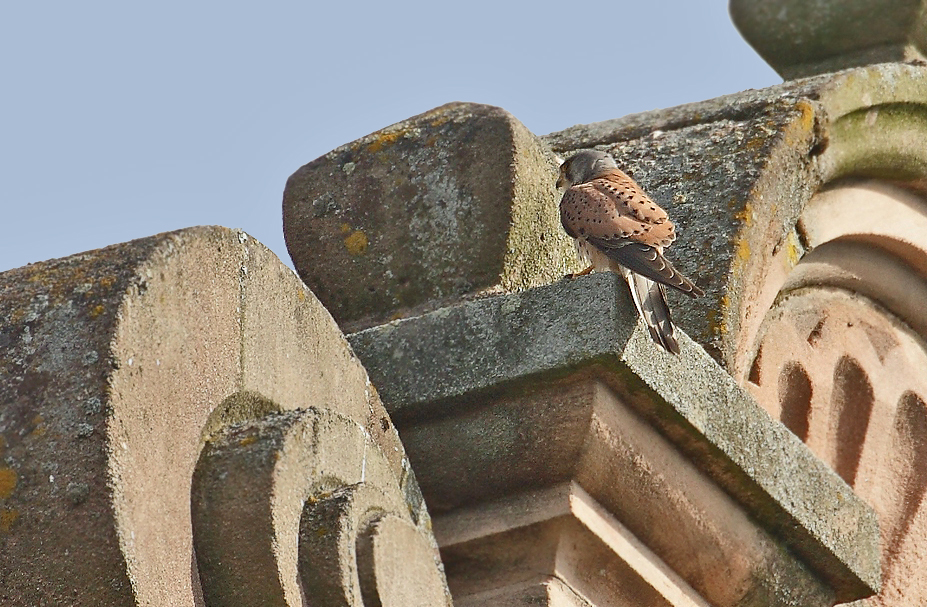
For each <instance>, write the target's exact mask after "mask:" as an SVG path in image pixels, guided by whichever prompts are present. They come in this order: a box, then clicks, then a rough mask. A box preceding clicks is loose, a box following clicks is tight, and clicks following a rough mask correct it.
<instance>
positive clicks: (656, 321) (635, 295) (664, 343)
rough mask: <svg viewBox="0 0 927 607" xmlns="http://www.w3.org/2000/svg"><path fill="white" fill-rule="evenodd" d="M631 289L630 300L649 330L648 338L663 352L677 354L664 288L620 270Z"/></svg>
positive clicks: (677, 348) (647, 279) (677, 344)
mask: <svg viewBox="0 0 927 607" xmlns="http://www.w3.org/2000/svg"><path fill="white" fill-rule="evenodd" d="M622 273H623V274H624V277H625V279H627V281H628V286H630V287H631V298H632V299H633V300H634V305H635V306H637V311H638V313H640V315H641V318H643V319H644V323H645V324H646V325H647V328H648V329H649V330H650V337H651V338H653V341H654V343H656V344H657V345H658V346H660V348H662V349H663V350H665V351H667V352H670V353H672V354H679V342H677V341H676V337H675V335H674V332H675V331H674V327H673V319H672V317H671V316H670V309H669V306H668V305H667V303H666V287H664V286H663V285H662V284H660V283H657V282H654V281H652V280H650V279H649V278H646V277H644V276H641V275H640V274H637V273H635V272H631V271H628V270H625V269H624V268H622Z"/></svg>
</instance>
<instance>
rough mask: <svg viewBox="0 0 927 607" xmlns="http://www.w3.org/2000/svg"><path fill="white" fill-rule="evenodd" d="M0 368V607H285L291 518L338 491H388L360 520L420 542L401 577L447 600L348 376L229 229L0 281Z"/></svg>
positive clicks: (420, 523) (19, 272) (264, 257)
mask: <svg viewBox="0 0 927 607" xmlns="http://www.w3.org/2000/svg"><path fill="white" fill-rule="evenodd" d="M0 361H2V364H0V406H2V408H0V458H2V459H0V462H2V463H0V603H2V604H3V605H12V606H16V605H23V606H26V605H29V606H32V605H65V604H66V605H183V606H189V605H194V604H203V600H204V597H205V599H206V600H207V602H208V604H223V603H224V604H228V602H229V601H231V602H232V603H233V604H242V603H237V602H235V601H236V600H237V599H238V598H239V597H242V596H245V595H246V594H247V593H248V592H251V593H252V594H251V595H250V596H252V597H253V596H254V593H256V592H260V593H261V596H262V597H263V598H262V599H261V600H262V601H264V600H266V601H267V602H265V603H264V604H280V605H296V604H301V599H300V598H299V597H300V593H301V589H300V582H299V579H300V577H301V576H302V577H303V578H306V577H311V576H312V575H316V573H315V572H314V570H313V568H312V567H311V566H307V567H304V568H302V569H300V567H299V564H298V563H299V558H298V547H299V543H300V542H299V540H298V538H299V533H300V519H301V516H302V514H301V513H302V512H303V509H304V504H305V503H310V504H311V503H314V501H313V500H315V499H316V498H321V497H323V496H322V494H325V493H328V492H331V491H333V490H336V489H340V488H342V487H345V486H348V487H353V486H361V487H369V489H370V490H371V491H378V492H379V493H380V494H383V495H384V496H386V497H384V498H383V500H382V503H378V504H374V505H375V506H377V507H385V506H386V505H388V506H389V510H388V511H389V513H390V514H391V516H394V517H397V518H398V520H399V521H400V522H399V523H398V524H400V525H401V526H402V527H403V529H404V530H405V531H401V532H398V533H400V534H405V535H408V534H409V533H410V532H414V533H416V534H418V535H419V536H420V541H417V543H415V542H413V543H414V544H415V546H417V548H416V550H417V553H416V554H417V557H418V558H417V560H416V567H417V568H416V571H417V572H418V571H420V570H421V568H422V567H423V565H422V563H428V562H429V561H428V559H430V564H431V569H430V572H431V573H430V577H428V580H429V581H428V583H427V584H430V585H428V588H429V589H430V592H431V594H430V595H428V596H432V597H433V596H435V592H437V593H438V594H439V595H440V596H442V597H443V599H442V600H443V601H445V602H446V603H448V604H449V601H450V599H449V595H448V594H447V591H446V588H445V587H444V585H443V584H444V583H443V577H442V576H443V574H441V569H440V564H439V561H438V560H437V548H436V545H435V543H434V540H433V538H432V536H431V533H430V530H429V527H430V519H429V517H428V513H427V512H426V511H425V509H424V506H423V503H422V500H421V494H420V492H419V491H418V487H417V485H416V482H415V480H414V476H413V475H412V474H411V470H410V468H409V463H408V460H407V458H406V457H405V452H404V450H403V448H402V445H401V443H400V442H399V438H398V436H397V435H396V431H395V428H393V426H392V424H391V422H390V420H389V416H388V414H387V413H386V411H385V409H384V408H383V406H382V404H381V403H380V400H379V398H378V396H377V394H376V391H375V390H374V389H373V388H372V386H371V385H370V383H369V380H368V378H367V375H366V373H365V371H364V369H363V367H362V366H361V364H360V362H359V361H358V360H357V358H356V357H355V356H354V355H353V354H352V352H351V350H350V348H349V346H348V344H347V342H346V340H345V338H344V336H343V335H342V333H341V331H340V330H339V329H338V327H337V325H336V324H335V322H334V320H333V319H332V318H331V316H330V315H329V314H328V312H327V311H326V310H325V309H324V308H323V307H322V305H321V304H320V303H319V302H318V300H316V299H315V298H314V297H313V295H312V293H311V292H309V291H308V290H307V289H306V288H305V286H304V285H303V284H302V283H301V282H300V281H299V279H298V278H297V277H296V276H295V275H294V274H293V273H292V272H291V271H290V270H288V269H287V268H286V267H285V266H283V264H281V263H280V262H279V260H277V259H276V258H275V257H274V256H273V255H272V254H271V253H270V252H269V251H268V250H267V249H266V248H264V247H263V246H262V245H260V244H259V243H257V242H256V241H254V240H253V239H250V238H249V237H248V236H247V235H246V234H244V233H242V232H239V231H232V230H227V229H224V228H192V229H189V230H182V231H179V232H174V233H168V234H161V235H158V236H153V237H151V238H146V239H142V240H138V241H133V242H130V243H124V244H120V245H114V246H112V247H107V248H105V249H101V250H98V251H90V252H87V253H83V254H80V255H75V256H72V257H68V258H64V259H58V260H51V261H48V262H43V263H38V264H33V265H30V266H26V267H23V268H18V269H15V270H10V271H8V272H4V273H3V274H0ZM194 478H196V479H197V483H194V482H193V479H194ZM245 504H248V505H250V506H253V507H252V508H244V505H245ZM384 511H385V510H384ZM390 533H392V532H390ZM350 543H351V545H352V546H353V545H354V538H353V537H352V538H351V539H350ZM406 543H407V544H408V542H406ZM229 554H234V555H235V558H230V557H229ZM216 555H221V558H218V559H217V558H216ZM236 558H237V560H235V559H236ZM382 561H383V558H380V557H377V558H375V559H374V560H373V561H372V562H373V565H374V566H376V567H384V566H386V565H384V564H383V562H382ZM233 562H235V564H236V565H235V567H234V568H233V569H230V567H231V566H232V565H231V563H233ZM249 572H256V573H254V575H255V576H257V577H252V576H251V575H249ZM357 575H359V574H357ZM377 579H379V578H377ZM435 584H438V586H437V590H436V589H435V588H436V587H435ZM355 585H356V584H355ZM242 593H244V594H242ZM390 596H392V595H390ZM229 597H232V598H231V599H229ZM358 600H360V599H358ZM246 602H247V601H246ZM440 602H441V601H438V602H437V603H434V602H433V603H430V604H440ZM387 603H388V601H384V602H383V604H387ZM356 604H360V603H356ZM392 604H395V601H393V603H392Z"/></svg>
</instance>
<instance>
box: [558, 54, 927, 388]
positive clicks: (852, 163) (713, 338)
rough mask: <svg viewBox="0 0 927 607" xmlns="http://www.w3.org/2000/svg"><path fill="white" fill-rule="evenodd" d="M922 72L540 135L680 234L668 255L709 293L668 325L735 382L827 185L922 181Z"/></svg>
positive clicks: (893, 71) (897, 69)
mask: <svg viewBox="0 0 927 607" xmlns="http://www.w3.org/2000/svg"><path fill="white" fill-rule="evenodd" d="M924 100H927V69H925V68H922V67H919V66H913V65H901V64H894V65H878V66H872V67H868V68H863V69H855V70H849V71H846V72H840V73H837V74H828V75H826V76H818V77H814V78H809V79H806V80H798V81H794V82H789V83H785V84H783V85H779V86H774V87H770V88H768V89H763V90H759V91H745V92H743V93H738V94H736V95H728V96H725V97H719V98H717V99H713V100H709V101H704V102H699V103H694V104H689V105H685V106H680V107H677V108H671V109H668V110H658V111H654V112H647V113H644V114H637V115H632V116H627V117H625V118H620V119H617V120H610V121H606V122H602V123H597V124H591V125H582V126H576V127H573V128H570V129H567V130H565V131H561V132H559V133H553V134H551V135H548V136H546V137H545V140H546V141H547V142H548V143H549V144H550V146H551V147H552V148H553V149H554V150H555V151H557V152H558V153H560V154H561V155H566V154H569V153H572V151H574V150H577V149H581V148H587V147H597V148H599V149H605V150H607V151H609V152H610V153H611V154H612V155H613V156H614V157H615V158H616V160H617V161H618V164H619V166H621V168H622V169H624V170H626V171H627V172H628V173H630V174H631V175H632V177H634V179H635V180H637V181H638V182H639V183H640V184H641V185H642V186H643V187H644V189H645V190H647V191H648V192H649V193H650V194H651V195H652V196H653V197H654V198H655V199H656V200H657V201H658V202H659V203H660V204H661V205H663V206H664V207H665V208H666V209H667V210H668V211H669V213H670V216H671V217H673V218H674V220H676V221H677V223H678V225H679V239H678V240H677V242H676V243H675V244H674V245H673V247H672V248H671V249H669V253H668V256H669V257H670V258H672V259H673V260H674V262H675V263H676V265H677V266H679V268H680V270H681V271H682V272H683V273H685V274H687V275H689V276H693V277H695V280H696V282H697V283H698V284H699V286H700V287H702V288H703V289H704V290H705V291H706V292H707V296H706V297H703V298H700V299H698V300H688V299H685V300H683V299H684V298H676V299H675V301H674V302H672V303H673V309H674V318H675V319H676V320H677V321H678V324H679V325H680V327H681V328H682V329H683V330H684V331H685V332H686V333H688V334H689V335H690V336H692V337H693V339H695V340H696V341H697V342H699V343H700V344H701V345H702V346H703V347H705V349H706V350H707V351H708V352H709V353H710V354H711V355H712V356H713V357H714V358H715V359H716V360H718V361H719V362H721V363H722V364H723V365H724V366H725V367H726V368H727V369H728V370H729V371H730V372H731V373H732V374H733V375H734V377H735V378H737V379H738V380H739V381H742V382H743V381H745V379H746V375H747V373H748V371H749V368H750V364H751V363H752V361H753V358H754V356H755V352H756V343H755V340H756V333H757V331H758V330H759V326H760V323H761V321H762V319H763V317H764V316H765V314H766V312H767V310H769V308H770V306H771V305H772V303H773V300H774V299H775V297H776V294H777V293H778V285H779V284H781V280H782V279H783V278H784V276H785V275H786V274H787V273H788V272H789V271H791V269H792V268H793V267H794V266H795V264H797V263H798V260H799V259H801V257H802V255H803V254H804V252H805V248H806V243H805V242H804V239H803V236H802V234H801V232H800V231H799V230H797V229H796V226H797V224H798V220H799V217H800V215H801V212H802V210H803V209H804V207H805V206H806V205H807V203H808V201H809V200H810V199H811V197H812V196H813V195H814V193H815V192H817V191H818V190H820V189H821V188H822V187H824V186H825V185H826V184H830V183H834V182H838V181H839V180H847V179H852V178H867V179H872V178H875V179H886V180H899V179H903V180H905V181H906V182H907V183H908V184H910V185H911V186H912V187H920V186H921V185H922V184H923V183H927V181H925V179H924V176H925V175H927V156H925V154H924V148H923V146H922V145H920V141H922V138H923V136H924V132H925V131H924V127H925V126H927V123H925V115H927V114H925V112H924V110H923V105H922V104H923V102H924Z"/></svg>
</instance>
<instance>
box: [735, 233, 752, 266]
mask: <svg viewBox="0 0 927 607" xmlns="http://www.w3.org/2000/svg"><path fill="white" fill-rule="evenodd" d="M750 253H751V251H750V243H749V242H747V239H746V238H740V239H739V240H738V241H737V251H736V255H737V261H738V262H739V263H740V264H746V263H747V261H749V260H750Z"/></svg>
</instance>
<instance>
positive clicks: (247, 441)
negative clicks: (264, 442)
mask: <svg viewBox="0 0 927 607" xmlns="http://www.w3.org/2000/svg"><path fill="white" fill-rule="evenodd" d="M256 442H257V437H254V436H246V437H245V438H243V439H241V440H240V441H238V444H239V445H241V446H242V447H247V446H248V445H251V444H254V443H256Z"/></svg>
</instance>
